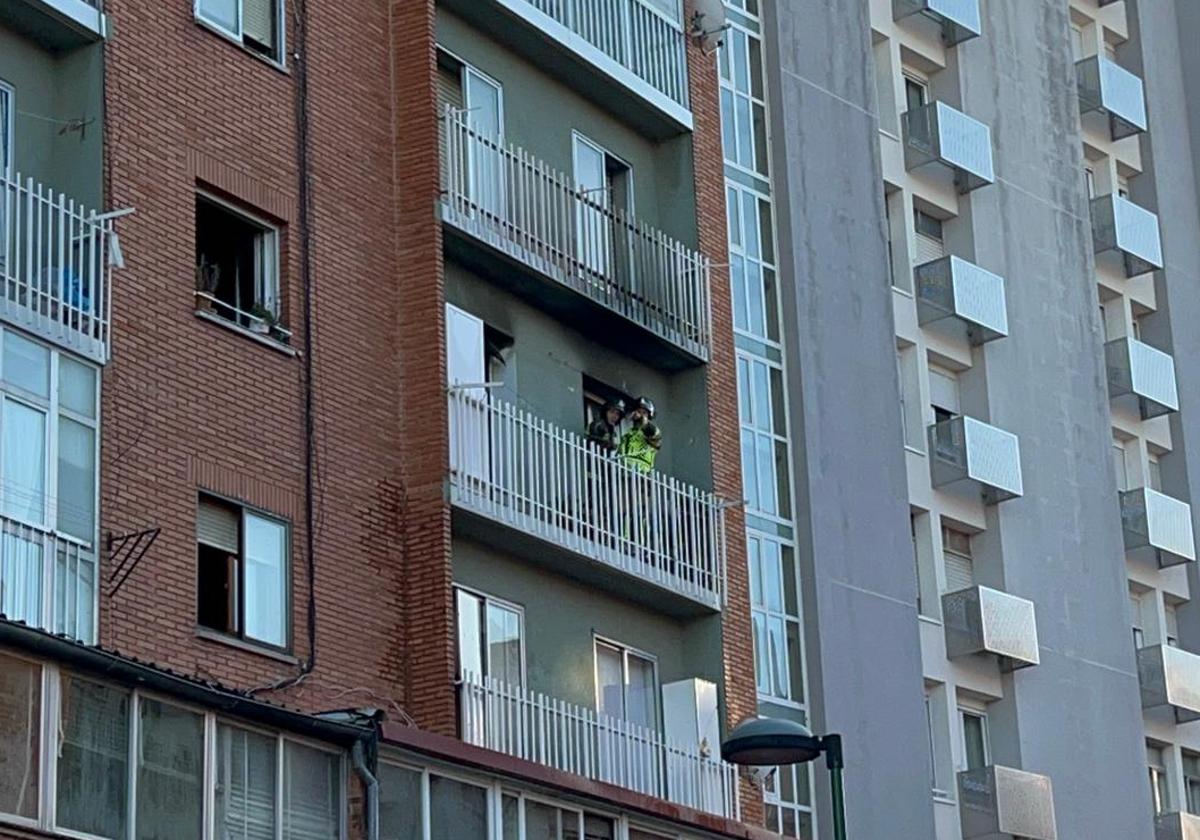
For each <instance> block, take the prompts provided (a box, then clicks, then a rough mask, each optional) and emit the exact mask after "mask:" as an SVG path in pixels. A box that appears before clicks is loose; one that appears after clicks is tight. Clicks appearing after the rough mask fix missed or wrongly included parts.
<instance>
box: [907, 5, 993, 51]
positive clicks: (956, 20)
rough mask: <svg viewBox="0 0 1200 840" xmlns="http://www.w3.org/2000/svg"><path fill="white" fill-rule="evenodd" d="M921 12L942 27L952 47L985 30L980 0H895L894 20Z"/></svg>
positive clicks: (949, 45) (947, 42)
mask: <svg viewBox="0 0 1200 840" xmlns="http://www.w3.org/2000/svg"><path fill="white" fill-rule="evenodd" d="M916 14H921V15H925V16H926V17H928V18H931V19H933V20H934V21H935V22H937V23H938V24H939V25H940V26H941V27H942V42H943V43H944V44H945V45H946V46H948V47H953V46H954V45H955V44H961V43H962V42H963V41H967V40H970V39H971V38H975V37H978V36H979V34H980V33H981V32H982V31H983V26H982V24H981V23H980V19H979V0H892V19H893V20H901V19H902V18H906V17H909V16H910V15H916Z"/></svg>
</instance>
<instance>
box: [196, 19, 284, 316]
mask: <svg viewBox="0 0 1200 840" xmlns="http://www.w3.org/2000/svg"><path fill="white" fill-rule="evenodd" d="M238 2H241V0H238ZM195 198H196V204H197V205H199V204H200V203H201V202H203V203H207V204H210V205H212V206H213V207H216V208H218V209H219V210H221V211H223V212H225V213H228V214H229V215H231V216H233V217H234V218H236V219H237V220H238V221H240V222H242V223H243V224H246V225H249V226H251V227H254V228H257V229H258V233H257V234H256V236H255V239H256V247H255V249H254V298H255V299H254V301H253V302H252V303H251V305H250V308H249V309H244V308H242V307H241V306H238V305H235V304H230V303H226V302H225V301H223V300H221V299H220V298H218V297H217V296H216V295H210V297H211V299H212V300H213V301H214V302H215V303H216V305H217V309H218V310H220V311H219V313H218V314H219V317H220V318H221V319H222V320H223V321H227V322H229V323H231V324H233V325H235V326H237V327H239V328H241V329H247V328H248V327H247V326H246V325H245V324H243V323H242V322H241V318H240V317H239V316H245V317H246V318H255V317H256V316H254V315H252V314H251V310H253V309H254V308H255V307H258V306H261V307H262V308H263V309H266V310H267V311H268V312H270V313H271V314H272V315H273V316H274V318H275V323H276V324H277V325H279V326H280V327H281V328H283V306H282V304H283V298H284V289H283V266H282V263H281V247H280V243H281V241H282V238H283V236H282V230H283V228H282V227H281V226H280V225H278V224H275V223H274V222H271V221H268V220H267V219H266V218H265V217H264V216H261V215H259V214H258V213H256V212H254V211H252V210H247V209H246V208H245V207H242V206H239V205H238V204H235V203H234V202H232V201H229V200H227V199H224V198H221V197H220V196H218V195H216V194H215V193H213V192H211V191H209V190H207V189H204V188H203V187H200V186H198V187H197V188H196V190H195ZM192 234H193V241H194V242H195V245H196V248H197V249H198V248H199V240H200V224H199V211H198V209H197V211H196V218H195V220H194V223H193V226H192ZM268 270H269V272H270V274H271V275H272V277H271V278H270V282H268V280H267V278H266V277H265V274H266V273H267V272H268ZM228 313H232V314H233V317H230V315H229V314H228ZM284 332H285V333H287V334H288V335H289V336H290V335H291V333H290V331H288V330H287V329H286V328H284Z"/></svg>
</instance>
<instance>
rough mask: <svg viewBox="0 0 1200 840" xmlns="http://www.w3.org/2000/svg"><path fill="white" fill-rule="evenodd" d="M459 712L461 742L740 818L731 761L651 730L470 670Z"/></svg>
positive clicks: (463, 683) (461, 694)
mask: <svg viewBox="0 0 1200 840" xmlns="http://www.w3.org/2000/svg"><path fill="white" fill-rule="evenodd" d="M459 716H460V727H461V737H462V739H463V740H464V741H465V742H467V743H468V744H474V745H475V746H478V747H484V748H486V749H489V750H495V751H496V752H501V753H504V754H506V755H511V756H514V757H515V758H521V759H524V760H526V761H533V762H536V763H538V764H542V765H545V766H547V767H552V768H554V769H556V770H561V771H564V772H566V773H574V774H575V775H577V776H582V777H584V778H585V779H590V780H592V781H596V782H604V783H607V784H610V785H617V786H619V787H623V788H628V789H629V790H633V791H637V792H638V793H642V794H645V795H646V796H653V797H655V798H657V799H663V800H666V801H668V802H673V803H675V804H677V805H683V806H685V807H687V808H694V809H696V810H699V811H705V812H707V813H710V814H717V815H719V816H722V817H726V818H728V819H734V820H740V819H741V802H740V798H739V792H738V774H737V768H735V767H734V766H733V765H732V764H727V763H726V762H724V761H721V760H720V759H719V758H717V757H711V756H708V755H702V754H701V752H700V749H699V748H698V747H691V746H686V745H683V744H677V743H674V742H671V741H669V740H667V739H666V738H665V737H664V736H663V735H662V734H661V733H659V732H657V731H655V730H652V729H648V728H646V727H642V726H638V725H637V724H634V723H629V722H628V721H624V720H618V719H616V718H611V717H608V716H606V715H601V714H599V713H597V712H596V711H594V710H593V709H588V708H584V707H582V706H576V705H573V704H571V703H565V702H562V701H560V700H557V699H555V698H553V697H547V696H546V695H544V694H540V693H538V692H534V691H529V690H528V689H525V688H521V687H519V686H514V685H510V684H508V683H505V682H502V681H500V680H496V679H493V678H491V677H477V676H474V675H465V676H464V678H463V680H462V682H461V683H460V688H459Z"/></svg>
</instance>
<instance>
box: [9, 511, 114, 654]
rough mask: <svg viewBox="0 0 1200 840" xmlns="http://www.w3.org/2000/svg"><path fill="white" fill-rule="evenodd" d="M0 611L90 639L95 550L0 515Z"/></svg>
mask: <svg viewBox="0 0 1200 840" xmlns="http://www.w3.org/2000/svg"><path fill="white" fill-rule="evenodd" d="M0 615H3V616H4V617H5V618H7V619H10V620H12V621H21V622H24V623H25V624H28V625H30V626H31V627H38V628H41V629H43V630H50V631H52V632H54V633H62V634H63V635H66V636H70V637H71V638H73V639H78V640H79V641H81V642H84V643H85V644H91V643H93V642H94V641H95V616H96V554H95V552H94V551H93V550H92V549H90V548H88V547H87V546H85V545H83V544H82V543H80V542H78V541H77V540H73V539H71V538H70V537H65V536H62V535H59V534H55V533H53V532H51V531H49V530H48V529H46V528H41V527H35V526H32V525H26V524H24V523H21V522H18V521H17V520H15V519H10V518H8V517H6V516H0Z"/></svg>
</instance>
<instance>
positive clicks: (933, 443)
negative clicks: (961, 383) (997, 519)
mask: <svg viewBox="0 0 1200 840" xmlns="http://www.w3.org/2000/svg"><path fill="white" fill-rule="evenodd" d="M929 451H930V453H931V457H930V459H929V465H930V473H931V477H932V479H933V486H934V487H944V486H947V485H952V484H958V483H960V482H970V483H973V484H975V485H976V486H977V487H978V488H979V491H980V493H981V494H982V496H983V501H984V503H985V504H995V503H997V502H1003V501H1005V500H1007V499H1013V498H1016V497H1017V496H1020V495H1021V494H1022V492H1023V488H1022V484H1021V446H1020V442H1019V441H1018V440H1017V436H1016V435H1014V434H1012V433H1011V432H1006V431H1004V430H1003V429H997V428H996V427H995V426H989V425H988V424H987V423H984V422H982V421H980V420H976V419H975V418H973V417H953V418H951V419H949V420H945V421H943V422H941V423H935V424H934V425H932V426H930V427H929Z"/></svg>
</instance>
